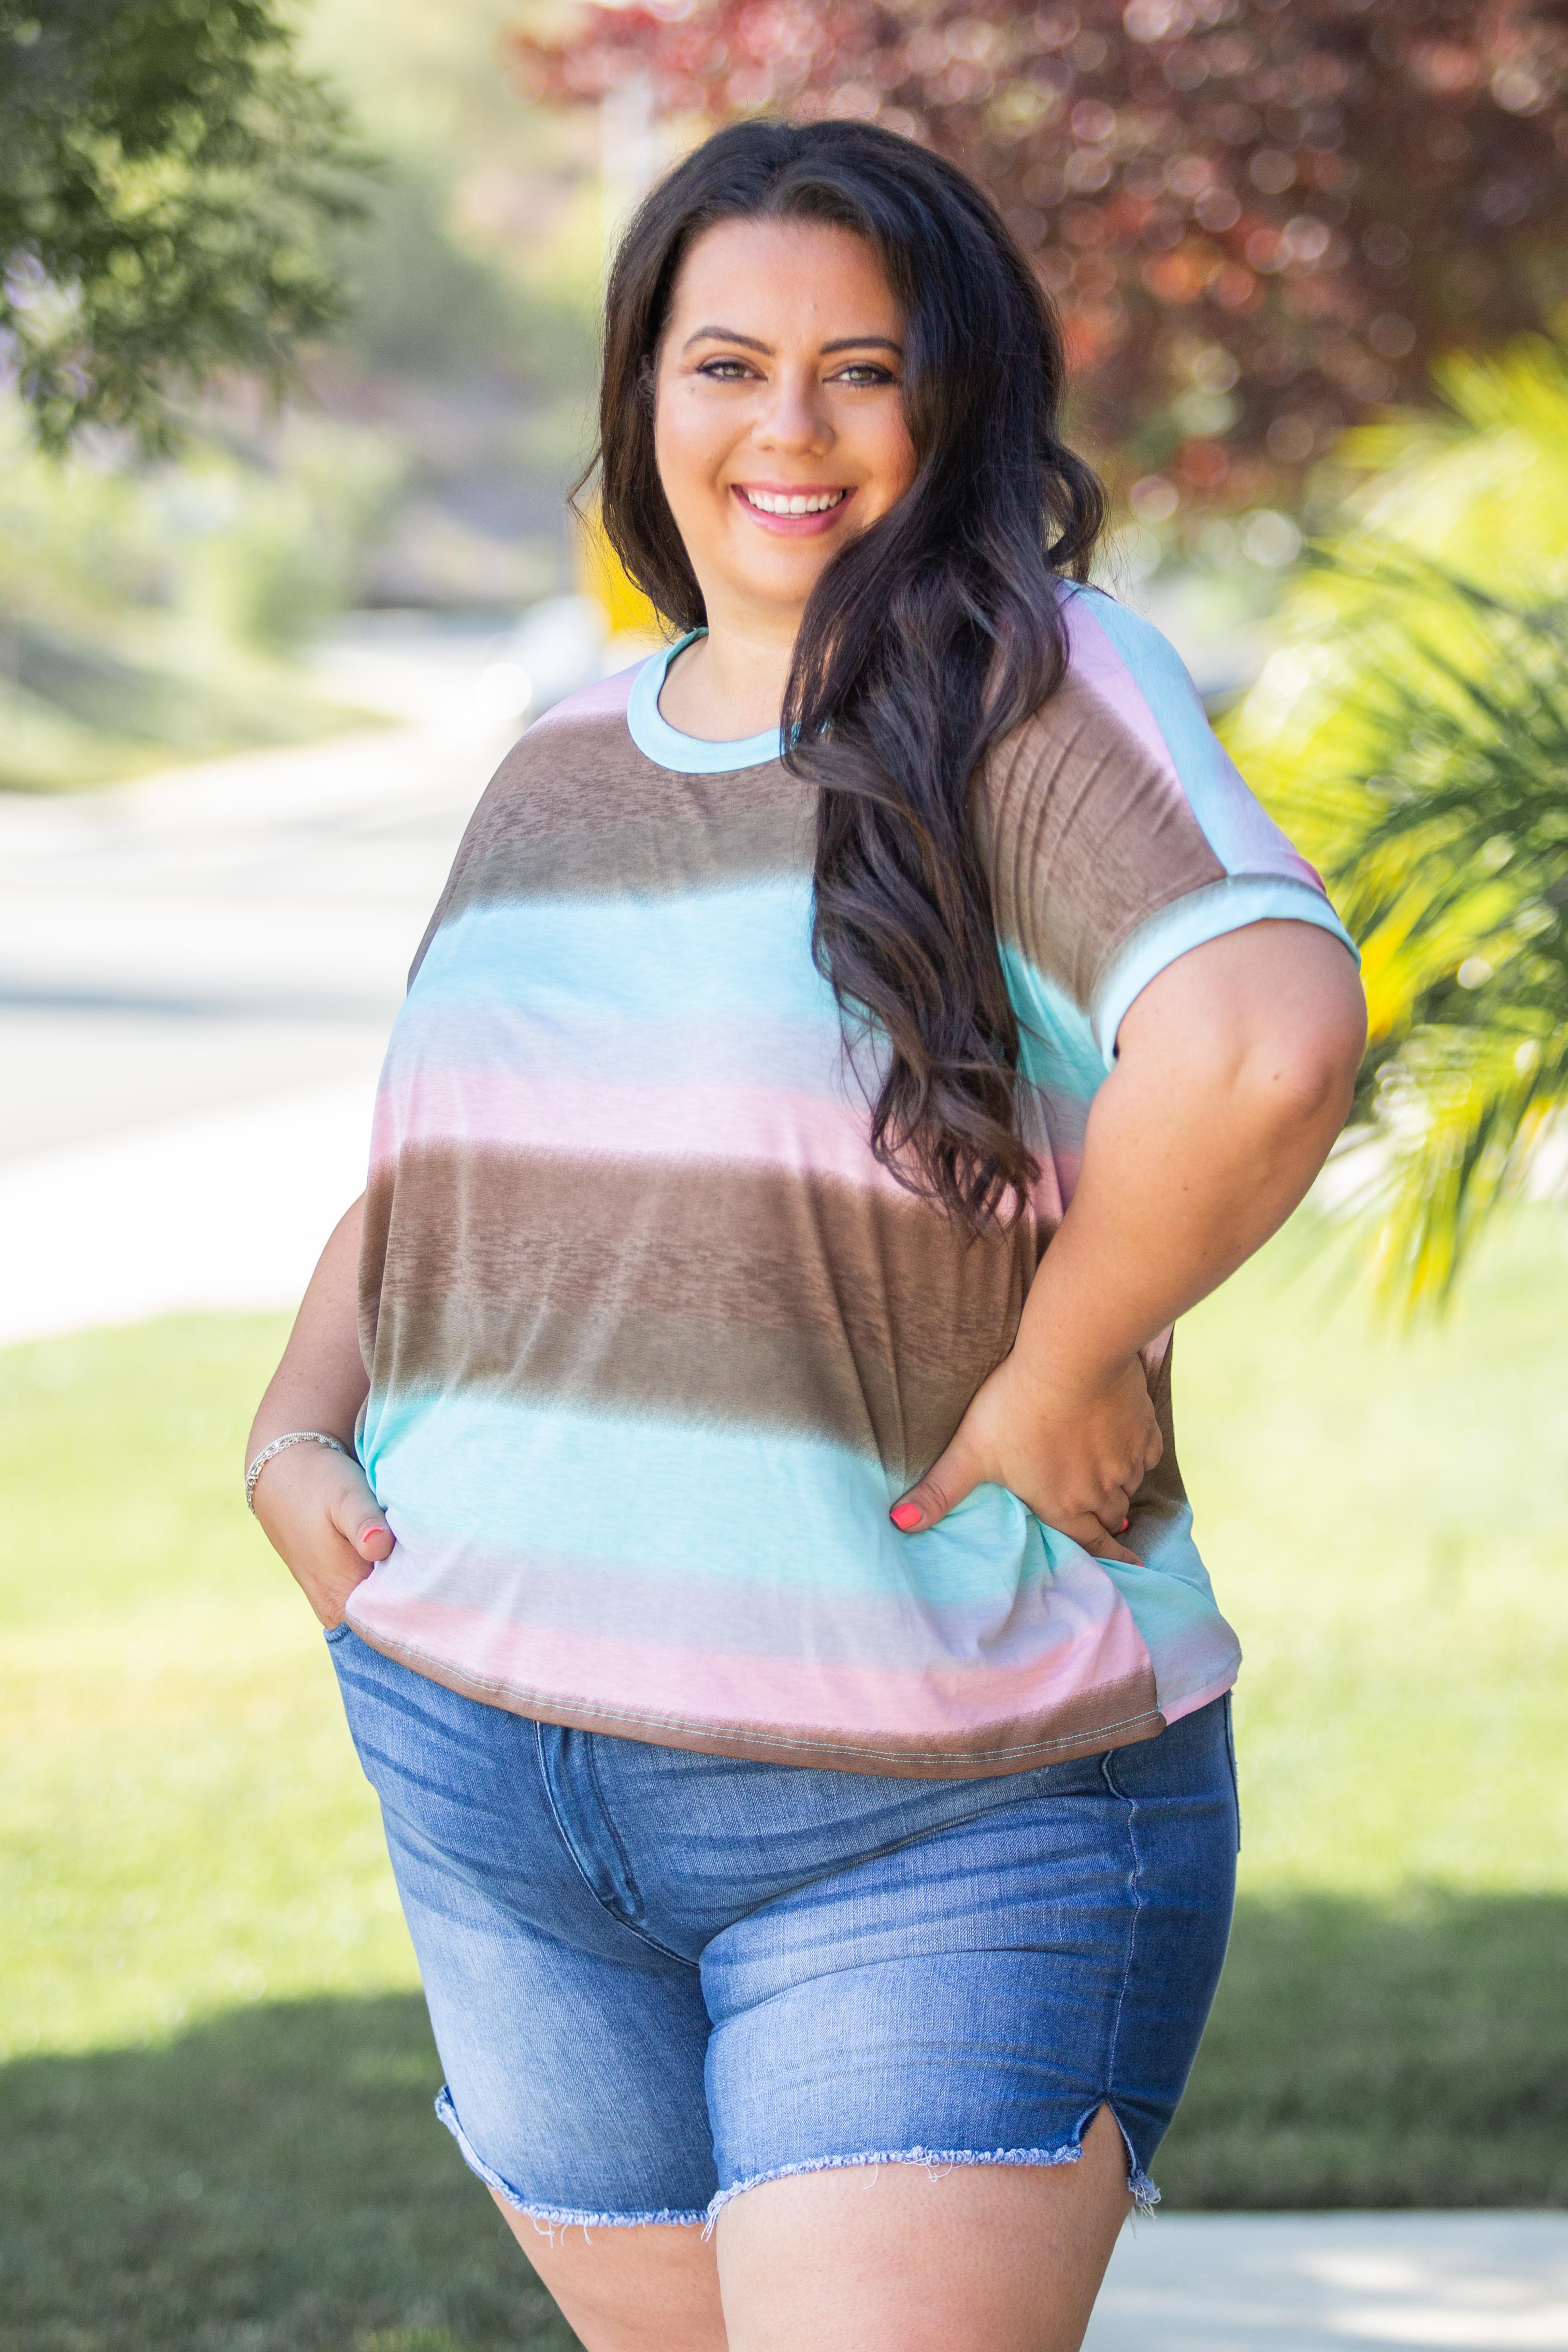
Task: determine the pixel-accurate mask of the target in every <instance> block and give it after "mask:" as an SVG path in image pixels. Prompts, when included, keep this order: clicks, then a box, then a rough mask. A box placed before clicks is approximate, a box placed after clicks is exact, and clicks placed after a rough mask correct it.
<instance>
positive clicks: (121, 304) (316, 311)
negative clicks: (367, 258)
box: [0, 0, 366, 450]
mask: <svg viewBox="0 0 1568 2352" xmlns="http://www.w3.org/2000/svg"><path fill="white" fill-rule="evenodd" d="M365 160H366V159H365V158H364V156H363V155H362V154H361V152H359V151H357V150H356V149H355V147H354V146H353V143H352V142H351V139H350V133H349V130H348V125H347V122H346V119H345V116H344V113H343V110H342V109H341V107H340V104H339V102H338V100H336V99H335V98H334V97H333V96H332V94H331V93H330V91H329V89H327V87H326V85H325V84H324V83H323V82H322V81H321V80H319V79H317V78H316V77H313V76H310V75H308V74H306V73H304V72H302V71H301V70H300V69H299V68H298V65H297V63H296V62H295V59H294V55H293V35H292V32H291V30H290V28H289V26H288V25H287V21H286V19H285V18H284V17H283V16H282V14H281V13H280V10H279V8H278V6H277V5H276V0H19V4H18V0H0V269H3V286H0V339H3V341H4V343H5V345H6V346H8V351H9V357H10V361H11V364H12V366H13V368H14V370H15V373H16V380H17V383H18V386H19V389H20V391H21V394H22V396H23V399H24V400H25V402H26V404H27V406H28V408H29V410H30V412H31V414H32V417H33V420H34V424H35V427H36V430H37V434H38V436H39V438H40V440H41V441H42V443H43V445H44V446H46V447H47V448H50V449H54V450H60V449H63V448H65V447H66V446H68V445H69V444H70V442H71V441H72V440H73V439H74V438H75V436H77V435H78V433H79V432H80V430H81V428H82V427H83V426H84V425H89V424H96V425H120V426H128V427H130V428H131V429H132V430H133V431H134V432H135V433H136V435H137V436H139V438H140V439H141V442H142V444H143V446H146V447H149V448H158V447H167V446H170V445H171V443H172V441H173V440H174V439H175V438H176V437H177V432H176V426H175V423H174V414H173V410H172V405H171V403H172V400H174V399H176V398H177V397H178V396H179V394H181V393H182V392H185V391H188V390H191V389H193V388H194V387H195V386H197V385H199V384H200V383H203V382H204V381H205V380H206V379H208V378H210V377H211V376H212V375H213V374H214V373H217V372H218V371H221V370H225V369H229V368H234V369H240V370H245V371H246V372H250V373H257V374H260V375H262V376H264V377H266V378H268V379H269V380H271V381H272V382H273V383H275V384H276V383H279V382H281V381H282V380H283V379H284V377H285V376H286V374H287V370H288V365H289V359H290V354H291V352H292V349H293V347H294V345H295V344H296V343H297V342H298V340H299V339H300V338H301V337H303V336H309V335H313V334H317V333H319V331H321V330H322V329H324V328H326V327H328V326H329V325H330V324H331V323H332V322H333V320H335V319H336V318H337V317H338V316H339V314H340V308H341V296H340V288H339V282H338V278H337V273H336V270H335V268H334V265H333V263H332V261H331V259H330V258H329V250H328V244H327V235H328V232H329V230H330V229H331V228H332V226H334V225H336V224H338V223H340V222H343V221H345V220H347V219H349V218H351V217H353V216H354V215H356V214H357V213H358V211H359V209H360V200H359V198H358V196H357V195H356V194H355V193H354V191H353V187H352V175H353V173H355V171H356V170H357V169H361V168H362V167H363V165H364V163H365Z"/></svg>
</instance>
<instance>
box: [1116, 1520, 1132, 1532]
mask: <svg viewBox="0 0 1568 2352" xmlns="http://www.w3.org/2000/svg"><path fill="white" fill-rule="evenodd" d="M1132 1524H1133V1522H1132V1520H1131V1519H1124V1520H1123V1522H1122V1524H1121V1526H1120V1527H1119V1528H1117V1530H1116V1533H1117V1534H1118V1535H1119V1536H1124V1535H1125V1534H1126V1532H1127V1529H1128V1528H1130V1527H1131V1526H1132Z"/></svg>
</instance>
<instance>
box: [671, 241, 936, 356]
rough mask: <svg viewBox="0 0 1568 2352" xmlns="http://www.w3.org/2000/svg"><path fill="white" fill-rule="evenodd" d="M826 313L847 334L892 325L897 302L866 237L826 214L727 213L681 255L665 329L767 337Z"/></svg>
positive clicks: (814, 320) (897, 316)
mask: <svg viewBox="0 0 1568 2352" xmlns="http://www.w3.org/2000/svg"><path fill="white" fill-rule="evenodd" d="M849 314H853V322H852V323H851V324H848V325H845V324H844V317H845V316H847V315H849ZM830 315H831V317H832V318H833V320H834V321H835V325H836V331H841V332H844V333H849V334H853V333H856V332H864V333H865V334H867V335H885V334H887V333H889V332H890V331H894V329H895V328H896V326H897V323H898V321H899V319H900V315H901V314H900V310H899V305H898V302H897V299H896V298H895V297H894V292H893V289H892V288H891V287H890V285H889V284H888V281H887V277H886V273H885V272H884V270H883V265H882V259H881V257H880V255H879V254H878V252H877V250H876V247H874V246H873V244H872V242H871V240H870V238H869V237H865V236H861V235H860V234H859V233H858V232H857V231H856V230H854V229H851V228H843V227H841V226H838V224H837V223H834V222H829V221H811V220H727V221H719V222H717V223H716V225H715V226H713V227H712V228H709V229H706V230H705V231H704V232H703V234H702V236H699V237H697V238H695V240H694V241H693V243H692V245H691V247H689V248H688V250H687V252H686V254H685V257H684V258H683V260H682V263H681V268H680V270H679V273H678V274H677V276H676V278H675V283H674V289H673V292H672V296H671V302H670V312H669V318H668V320H667V322H666V331H669V330H670V329H677V328H678V331H679V332H680V334H681V336H682V338H683V339H685V338H686V337H689V336H691V335H692V334H693V333H694V332H695V331H698V330H700V328H701V327H703V326H705V325H709V326H714V327H717V328H730V329H738V330H740V331H743V332H745V333H747V334H748V335H749V334H760V335H761V336H763V337H764V338H766V340H768V341H773V340H774V339H775V337H776V336H777V335H778V334H779V333H780V332H785V331H789V332H799V331H801V330H802V329H805V330H807V331H810V327H811V326H812V324H813V323H817V322H821V321H822V320H826V319H827V318H828V317H829V316H830Z"/></svg>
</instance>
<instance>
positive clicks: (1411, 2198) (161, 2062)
mask: <svg viewBox="0 0 1568 2352" xmlns="http://www.w3.org/2000/svg"><path fill="white" fill-rule="evenodd" d="M1291 1255H1292V1244H1291V1241H1290V1240H1289V1239H1287V1241H1286V1242H1285V1243H1284V1244H1281V1245H1278V1246H1277V1247H1276V1249H1275V1250H1274V1251H1273V1252H1272V1253H1270V1255H1268V1257H1267V1258H1266V1259H1265V1261H1264V1262H1262V1263H1260V1265H1256V1266H1254V1267H1251V1268H1249V1270H1248V1271H1247V1272H1246V1273H1245V1274H1244V1275H1243V1276H1241V1277H1240V1278H1239V1280H1238V1281H1237V1282H1236V1283H1235V1284H1233V1285H1232V1286H1230V1288H1229V1290H1228V1292H1227V1293H1226V1294H1225V1296H1224V1297H1222V1298H1220V1299H1219V1300H1218V1301H1214V1302H1211V1304H1210V1305H1209V1306H1208V1307H1206V1308H1205V1309H1204V1310H1203V1311H1202V1312H1201V1313H1200V1314H1198V1315H1197V1316H1195V1317H1194V1318H1191V1321H1190V1323H1189V1325H1188V1326H1187V1327H1186V1328H1184V1330H1183V1333H1182V1336H1181V1342H1180V1346H1179V1350H1178V1360H1177V1375H1176V1377H1177V1386H1178V1391H1179V1400H1180V1404H1179V1412H1180V1421H1181V1426H1182V1430H1183V1436H1184V1443H1183V1457H1184V1464H1185V1467H1186V1475H1187V1478H1188V1482H1189V1485H1190V1486H1191V1487H1192V1489H1193V1491H1194V1496H1195V1499H1196V1502H1197V1510H1198V1517H1199V1527H1200V1531H1201V1533H1202V1535H1203V1538H1204V1541H1205V1549H1206V1551H1207V1557H1208V1559H1209V1563H1210V1566H1211V1569H1212V1570H1213V1572H1214V1576H1215V1580H1216V1583H1217V1585H1218V1589H1219V1592H1220V1596H1221V1599H1222V1601H1223V1603H1224V1605H1225V1606H1226V1608H1227V1610H1228V1614H1229V1615H1230V1616H1231V1618H1232V1620H1233V1622H1235V1623H1236V1624H1237V1626H1238V1628H1239V1632H1240V1633H1241V1636H1242V1639H1243V1642H1244V1643H1245V1645H1246V1649H1247V1653H1248V1664H1247V1668H1246V1671H1245V1674H1244V1675H1243V1679H1242V1683H1241V1685H1240V1688H1239V1693H1238V1699H1237V1725H1238V1738H1239V1748H1240V1757H1241V1773H1242V1799H1243V1809H1244V1852H1243V1855H1242V1898H1241V1904H1240V1908H1239V1915H1238V1921H1237V1928H1236V1935H1235V1939H1234V1943H1233V1947H1232V1955H1231V1960H1230V1964H1229V1967H1228V1971H1227V1975H1226V1979H1225V1983H1224V1986H1223V1988H1222V1990H1221V1993H1220V1997H1219V2000H1218V2005H1217V2008H1216V2011H1215V2016H1214V2020H1213V2022H1212V2024H1211V2026H1210V2030H1209V2033H1208V2037H1207V2041H1206V2042H1205V2045H1204V2049H1203V2053H1202V2054H1201V2056H1200V2058H1199V2061H1198V2065H1197V2071H1196V2073H1195V2075H1194V2078H1193V2084H1192V2088H1191V2091H1190V2093H1189V2095H1188V2098H1187V2102H1186V2105H1185V2106H1184V2108H1183V2110H1182V2113H1181V2115H1180V2116H1179V2117H1178V2119H1177V2121H1176V2126H1175V2127H1174V2129H1173V2131H1172V2133H1171V2136H1170V2138H1169V2139H1168V2141H1167V2142H1166V2147H1165V2148H1164V2149H1163V2150H1162V2151H1161V2157H1160V2160H1159V2163H1158V2166H1157V2168H1156V2170H1157V2173H1158V2177H1159V2179H1160V2180H1161V2183H1162V2185H1163V2187H1164V2189H1165V2190H1166V2200H1167V2203H1168V2205H1169V2206H1170V2207H1171V2208H1172V2209H1173V2210H1180V2209H1182V2208H1184V2207H1185V2208H1192V2207H1195V2206H1203V2205H1210V2206H1259V2207H1292V2206H1295V2207H1299V2206H1303V2205H1326V2206H1332V2205H1343V2204H1365V2205H1406V2204H1411V2205H1448V2204H1452V2205H1466V2204H1487V2203H1494V2204H1508V2203H1521V2204H1523V2203H1528V2204H1541V2203H1542V2202H1549V2203H1559V2204H1561V2203H1568V2014H1565V2011H1568V2005H1565V2004H1564V2003H1563V2000H1562V1998H1561V1984H1562V1981H1563V1973H1564V1964H1565V1962H1568V1709H1565V1708H1564V1706H1563V1697H1562V1693H1563V1667H1564V1664H1565V1663H1568V1601H1565V1599H1564V1588H1565V1578H1568V1513H1565V1511H1564V1507H1563V1506H1564V1501H1565V1499H1568V1496H1565V1493H1564V1489H1565V1487H1568V1317H1565V1315H1564V1312H1563V1308H1564V1304H1565V1300H1568V1247H1565V1244H1564V1236H1563V1228H1562V1226H1561V1225H1560V1224H1559V1223H1554V1222H1552V1220H1551V1219H1550V1218H1549V1217H1547V1216H1546V1215H1545V1214H1539V1215H1533V1216H1531V1217H1530V1218H1527V1219H1525V1220H1523V1221H1521V1223H1519V1224H1518V1225H1517V1226H1516V1227H1515V1228H1514V1229H1513V1230H1512V1231H1511V1233H1510V1234H1508V1235H1507V1236H1506V1237H1504V1238H1503V1239H1502V1240H1501V1241H1500V1243H1499V1244H1497V1245H1495V1246H1494V1248H1493V1249H1492V1251H1491V1253H1490V1256H1489V1257H1488V1258H1487V1259H1485V1260H1484V1261H1483V1262H1482V1264H1481V1265H1480V1266H1479V1269H1478V1279H1477V1281H1476V1282H1475V1284H1474V1286H1473V1288H1472V1291H1471V1294H1470V1296H1469V1297H1468V1299H1467V1300H1466V1301H1465V1303H1464V1304H1463V1306H1462V1307H1461V1310H1460V1312H1459V1313H1458V1317H1457V1318H1456V1319H1455V1321H1454V1322H1453V1324H1452V1325H1451V1326H1450V1327H1449V1328H1448V1330H1447V1331H1445V1332H1443V1333H1442V1334H1440V1335H1437V1336H1435V1337H1433V1336H1428V1337H1427V1338H1426V1339H1422V1340H1420V1341H1419V1342H1417V1343H1416V1344H1415V1345H1414V1346H1410V1347H1406V1346H1403V1345H1401V1344H1399V1343H1396V1342H1395V1341H1392V1340H1389V1339H1379V1338H1378V1337H1376V1336H1375V1334H1374V1333H1372V1332H1370V1331H1369V1330H1368V1328H1366V1326H1365V1324H1364V1322H1363V1320H1362V1319H1361V1318H1360V1315H1359V1312H1358V1311H1357V1310H1355V1309H1354V1308H1345V1309H1344V1310H1343V1311H1342V1312H1340V1313H1339V1314H1337V1315H1335V1316H1334V1317H1333V1318H1328V1319H1323V1318H1322V1317H1321V1316H1319V1315H1317V1314H1316V1313H1315V1312H1314V1310H1313V1309H1312V1307H1311V1305H1310V1304H1309V1294H1308V1293H1306V1292H1305V1291H1303V1290H1301V1289H1299V1288H1297V1287H1295V1286H1292V1285H1291V1282H1290V1281H1288V1280H1287V1279H1286V1276H1287V1272H1288V1268H1289V1265H1290V1263H1291ZM282 1335H283V1325H282V1323H281V1322H280V1321H279V1320H277V1318H240V1319H218V1318H211V1319H207V1318H201V1319H187V1320H181V1321H170V1322H164V1323H160V1324H154V1325H152V1326H148V1327H144V1328H140V1329H137V1330H131V1331H119V1332H109V1333H99V1334H94V1335H91V1336H89V1337H87V1338H83V1339H69V1340H60V1341H51V1342H47V1343H42V1344H39V1345H37V1346H33V1347H29V1348H23V1349H12V1350H10V1351H9V1352H8V1353H6V1354H5V1355H0V1622H3V1623H4V1627H5V1644H4V1654H3V1663H0V1756H3V1765H0V1770H3V1775H4V1788H5V1800H4V1821H3V1822H0V1916H5V1919H6V1920H7V1923H8V1932H7V1935H6V1937H5V1943H4V1946H3V1948H0V2060H3V2061H4V2063H3V2064H0V2206H3V2207H4V2209H5V2211H6V2213H7V2216H8V2223H7V2228H6V2231H5V2244H4V2249H3V2251H0V2307H3V2308H4V2309H5V2312H6V2315H7V2321H6V2329H7V2332H6V2338H5V2340H6V2344H7V2347H8V2352H10V2347H15V2352H168V2347H192V2348H193V2352H318V2347H319V2352H492V2347H496V2352H499V2347H530V2352H534V2347H537V2352H546V2347H558V2346H559V2347H565V2346H566V2345H567V2344H568V2343H569V2342H570V2338H569V2337H568V2336H566V2335H565V2333H564V2331H563V2330H562V2329H561V2327H560V2326H559V2322H558V2321H557V2320H555V2319H554V2318H553V2317H552V2316H551V2315H550V2314H549V2308H548V2306H547V2305H546V2304H545V2302H544V2299H543V2297H542V2295H541V2294H540V2293H539V2291H538V2289H537V2288H536V2287H535V2286H534V2285H533V2284H532V2283H531V2281H530V2280H529V2278H528V2273H527V2272H526V2270H525V2268H524V2266H523V2265H522V2263H520V2262H519V2260H518V2259H517V2255H516V2252H515V2251H514V2249H513V2248H512V2247H511V2245H510V2243H509V2242H507V2241H505V2240H504V2239H503V2236H502V2234H501V2231H500V2228H499V2224H498V2223H497V2219H496V2217H495V2215H494V2213H493V2211H492V2210H491V2208H490V2205H489V2202H488V2200H486V2198H485V2196H484V2194H483V2192H482V2191H480V2190H478V2189H476V2187H475V2185H474V2184H473V2183H472V2181H471V2180H470V2179H468V2176H467V2174H466V2173H465V2170H464V2169H463V2167H462V2165H461V2163H460V2162H459V2160H458V2158H457V2157H456V2155H455V2151H454V2150H453V2149H452V2147H451V2146H450V2143H449V2142H448V2140H447V2138H446V2136H445V2134H444V2133H443V2132H442V2131H441V2130H440V2129H439V2127H438V2126H436V2125H435V2124H434V2121H433V2119H432V2118H431V2116H430V2105H429V2103H430V2098H431V2095H432V2094H433V2092H434V2088H435V2085H436V2084H437V2082H438V2080H439V2069H438V2066H437V2062H436V2060H435V2056H434V2051H433V2049H432V2047H431V2045H430V2040H429V2035H428V2032H427V2029H426V2027H425V2024H424V2021H423V2012H422V2010H421V2008H420V2005H419V2002H418V2000H417V1998H416V1995H415V1986H416V1979H415V1974H414V1969H413V1958H412V1955H411V1953H410V1951H409V1948H408V1943H407V1939H406V1937H405V1936H404V1933H403V1929H402V1923H401V1920H400V1918H399V1916H398V1914H397V1909H396V1906H395V1902H394V1901H393V1898H392V1887H391V1882H390V1879H389V1876H388V1874H387V1870H386V1864H385V1862H384V1859H383V1857H382V1849H381V1843H380V1836H379V1832H378V1828H377V1823H376V1819H375V1811H374V1806H373V1802H372V1801H371V1796H370V1793H369V1791H368V1790H367V1789H366V1788H365V1786H364V1783H363V1781H362V1780H361V1778H360V1775H359V1770H358V1767H357V1765H356V1763H355V1760H354V1758H353V1754H352V1751H351V1749H350V1745H349V1741H348V1738H347V1734H346V1732H345V1731H344V1729H343V1726H342V1721H341V1717H340V1713H339V1709H338V1705H337V1699H336V1694H335V1691H334V1689H333V1685H332V1678H331V1675H330V1670H329V1664H328V1661H327V1658H326V1654H325V1651H324V1648H323V1645H322V1644H321V1643H320V1641H319V1636H318V1634H317V1633H316V1630H315V1627H314V1624H313V1622H312V1621H311V1620H310V1619H309V1618H308V1614H307V1613H306V1612H305V1611H304V1609H303V1606H302V1604H301V1603H299V1602H298V1600H297V1599H296V1598H295V1596H294V1594H293V1592H292V1590H291V1588H289V1587H288V1585H287V1580H286V1578H285V1576H284V1574H283V1571H282V1570H281V1568H280V1567H279V1566H278V1564H277V1562H276V1561H275V1560H274V1559H273V1557H272V1555H271V1553H270V1552H269V1551H268V1550H267V1547H266V1545H265V1543H264V1542H263V1541H262V1538H261V1537H260V1535H259V1533H258V1532H257V1531H256V1529H255V1528H253V1527H252V1526H251V1525H250V1523H249V1521H248V1520H247V1519H246V1517H245V1514H244V1511H243V1508H242V1507H240V1506H239V1505H238V1503H237V1501H236V1466H237V1463H238V1459H239V1454H240V1449H241V1446H242V1444H243V1442H244V1432H245V1427H246V1422H247V1420H248V1417H249V1413H250V1410H251V1405H252V1403H253V1401H254V1398H255V1396H256V1393H257V1391H259V1388H260V1386H261V1384H262V1382H263V1381H264V1380H265V1378H266V1376H267V1371H268V1370H269V1369H270V1365H271V1362H272V1360H274V1358H275V1356H276V1353H277V1348H278V1346H279V1345H280V1343H281V1339H282Z"/></svg>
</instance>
